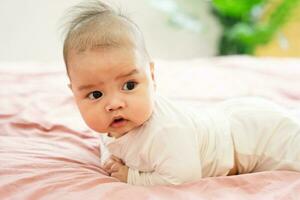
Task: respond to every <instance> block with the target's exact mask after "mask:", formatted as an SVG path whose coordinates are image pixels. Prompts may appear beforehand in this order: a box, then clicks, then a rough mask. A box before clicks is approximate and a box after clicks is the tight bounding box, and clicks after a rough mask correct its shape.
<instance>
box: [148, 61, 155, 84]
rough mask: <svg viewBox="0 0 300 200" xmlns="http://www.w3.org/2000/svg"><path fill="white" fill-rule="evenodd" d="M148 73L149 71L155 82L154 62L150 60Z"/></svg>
mask: <svg viewBox="0 0 300 200" xmlns="http://www.w3.org/2000/svg"><path fill="white" fill-rule="evenodd" d="M149 65H150V73H151V78H152V80H153V81H154V82H155V76H154V62H150V63H149Z"/></svg>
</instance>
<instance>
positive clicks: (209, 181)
mask: <svg viewBox="0 0 300 200" xmlns="http://www.w3.org/2000/svg"><path fill="white" fill-rule="evenodd" d="M155 74H156V80H157V85H158V91H159V92H160V93H163V94H165V95H167V96H169V97H170V98H172V99H175V100H177V101H182V102H189V103H191V104H195V106H206V105H208V104H213V103H216V102H219V101H221V100H224V99H228V98H232V97H238V96H249V95H250V96H253V95H256V96H264V97H266V98H269V99H272V100H274V101H275V102H277V103H279V104H281V105H283V106H285V107H287V108H288V109H291V110H292V112H294V114H295V115H297V116H299V118H300V59H292V58H288V59H287V58H286V59H279V58H277V59H276V58H254V57H247V56H245V57H242V56H231V57H215V58H202V59H194V60H188V61H187V60H185V61H184V60H182V61H164V60H158V61H156V72H155ZM67 83H68V80H67V78H66V75H65V70H64V66H63V64H61V63H52V64H51V63H33V62H27V63H4V62H2V63H0V199H1V200H6V199H13V200H22V199H29V200H35V199H86V200H94V199H112V200H113V199H130V200H135V199H157V200H158V199H183V200H186V199H200V200H201V199H212V200H213V199H264V200H269V199H300V173H297V172H289V171H270V172H260V173H252V174H243V175H237V176H227V177H210V178H203V179H201V180H199V181H196V182H192V183H187V184H183V185H178V186H152V187H140V186H132V185H128V184H125V183H121V182H119V181H118V180H116V179H114V178H112V177H109V176H108V175H107V173H106V172H105V171H104V170H103V169H102V168H101V166H100V155H101V148H99V147H100V145H101V141H102V140H101V136H100V135H99V134H97V133H95V132H92V131H91V130H89V129H88V127H87V126H86V125H85V124H84V122H83V121H82V119H81V117H80V115H79V112H78V110H77V108H76V106H75V104H74V101H73V98H72V94H71V91H70V90H69V89H68V87H67Z"/></svg>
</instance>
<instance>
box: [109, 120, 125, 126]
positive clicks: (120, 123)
mask: <svg viewBox="0 0 300 200" xmlns="http://www.w3.org/2000/svg"><path fill="white" fill-rule="evenodd" d="M126 123H127V120H126V119H122V120H120V121H114V122H112V123H111V127H113V128H120V127H122V126H124V125H125V124H126Z"/></svg>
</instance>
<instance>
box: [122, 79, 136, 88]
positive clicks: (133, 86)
mask: <svg viewBox="0 0 300 200" xmlns="http://www.w3.org/2000/svg"><path fill="white" fill-rule="evenodd" d="M136 85H137V82H134V81H128V82H126V83H125V84H124V85H123V88H122V89H123V90H133V89H134V88H135V86H136Z"/></svg>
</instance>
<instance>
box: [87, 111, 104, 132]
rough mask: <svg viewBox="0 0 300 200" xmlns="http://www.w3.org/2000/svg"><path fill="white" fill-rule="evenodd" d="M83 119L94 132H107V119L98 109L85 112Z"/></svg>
mask: <svg viewBox="0 0 300 200" xmlns="http://www.w3.org/2000/svg"><path fill="white" fill-rule="evenodd" d="M83 119H84V121H85V122H86V124H87V125H88V126H89V127H90V128H91V129H93V130H94V131H96V132H106V127H107V120H106V117H105V115H103V114H102V112H100V111H98V110H97V109H89V110H88V111H87V112H83Z"/></svg>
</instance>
